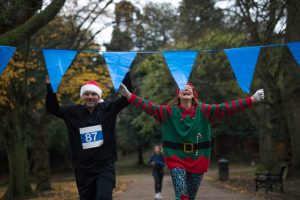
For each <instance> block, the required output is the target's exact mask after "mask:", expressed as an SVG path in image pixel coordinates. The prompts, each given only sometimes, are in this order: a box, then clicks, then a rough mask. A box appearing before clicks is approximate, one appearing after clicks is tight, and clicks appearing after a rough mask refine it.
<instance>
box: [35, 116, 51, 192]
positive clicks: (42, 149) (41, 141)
mask: <svg viewBox="0 0 300 200" xmlns="http://www.w3.org/2000/svg"><path fill="white" fill-rule="evenodd" d="M42 118H44V119H45V118H46V117H45V116H42ZM33 163H34V167H33V173H34V176H35V178H36V191H37V192H42V191H47V190H51V181H50V175H51V172H50V162H49V153H48V138H47V124H46V123H45V122H44V120H41V122H40V125H39V126H38V127H37V129H36V133H35V139H34V152H33Z"/></svg>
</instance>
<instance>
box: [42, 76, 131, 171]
mask: <svg viewBox="0 0 300 200" xmlns="http://www.w3.org/2000/svg"><path fill="white" fill-rule="evenodd" d="M123 83H124V85H126V87H127V88H128V90H129V91H131V92H132V85H131V81H130V74H129V73H127V74H126V76H125V78H124V80H123ZM45 104H46V111H47V112H48V113H49V114H52V115H55V116H57V117H59V118H62V119H63V120H64V122H65V124H66V126H67V128H68V133H69V143H70V147H71V153H72V161H73V166H74V167H75V168H81V169H91V168H93V167H94V166H97V165H101V163H102V162H105V161H107V160H112V161H115V160H116V159H117V151H116V130H115V129H116V119H117V114H118V113H119V112H120V111H121V110H122V109H123V108H124V107H126V106H127V105H128V104H129V103H128V101H127V99H126V98H125V97H119V98H118V99H116V100H113V101H104V102H102V103H99V104H98V105H97V106H96V108H95V110H94V111H93V112H92V113H90V111H89V110H88V109H87V107H86V106H84V105H73V106H68V107H60V106H59V104H58V100H57V97H56V94H55V93H53V91H52V88H51V86H50V84H47V95H46V103H45ZM99 124H100V125H101V126H102V132H103V144H102V145H101V146H99V147H94V148H89V149H83V145H82V142H81V136H80V132H79V129H80V128H84V127H90V126H95V125H99Z"/></svg>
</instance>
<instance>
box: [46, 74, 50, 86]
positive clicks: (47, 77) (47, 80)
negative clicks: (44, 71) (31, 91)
mask: <svg viewBox="0 0 300 200" xmlns="http://www.w3.org/2000/svg"><path fill="white" fill-rule="evenodd" d="M46 83H47V84H50V78H49V76H48V75H46Z"/></svg>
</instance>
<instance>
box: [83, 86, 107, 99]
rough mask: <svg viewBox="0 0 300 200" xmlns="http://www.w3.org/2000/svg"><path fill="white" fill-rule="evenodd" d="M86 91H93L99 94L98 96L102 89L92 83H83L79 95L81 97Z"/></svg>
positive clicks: (100, 94)
mask: <svg viewBox="0 0 300 200" xmlns="http://www.w3.org/2000/svg"><path fill="white" fill-rule="evenodd" d="M86 91H90V92H95V93H97V94H98V95H99V97H101V96H102V90H101V89H100V87H98V86H96V85H94V84H85V85H83V86H82V87H81V88H80V96H81V97H82V95H83V93H85V92H86Z"/></svg>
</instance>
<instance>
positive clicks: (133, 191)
mask: <svg viewBox="0 0 300 200" xmlns="http://www.w3.org/2000/svg"><path fill="white" fill-rule="evenodd" d="M120 178H122V179H131V180H133V182H132V184H130V185H128V187H127V188H126V189H125V190H124V191H123V192H122V193H119V194H116V195H115V197H114V200H127V199H128V200H138V199H139V200H141V199H143V200H153V199H154V186H153V184H154V180H153V178H152V176H151V175H150V174H149V175H131V176H121V177H120ZM162 190H163V191H162V197H163V199H166V200H174V199H175V197H174V190H173V186H172V180H171V177H170V176H169V175H166V176H165V177H164V181H163V189H162ZM196 199H197V200H199V199H201V200H205V199H211V200H235V199H238V200H257V199H258V198H257V197H255V196H251V195H247V194H240V193H236V192H233V191H230V190H227V189H223V188H220V187H217V186H215V185H214V184H212V183H211V182H210V181H209V180H206V179H204V180H203V181H202V184H201V187H200V190H199V191H198V194H197V198H196Z"/></svg>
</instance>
